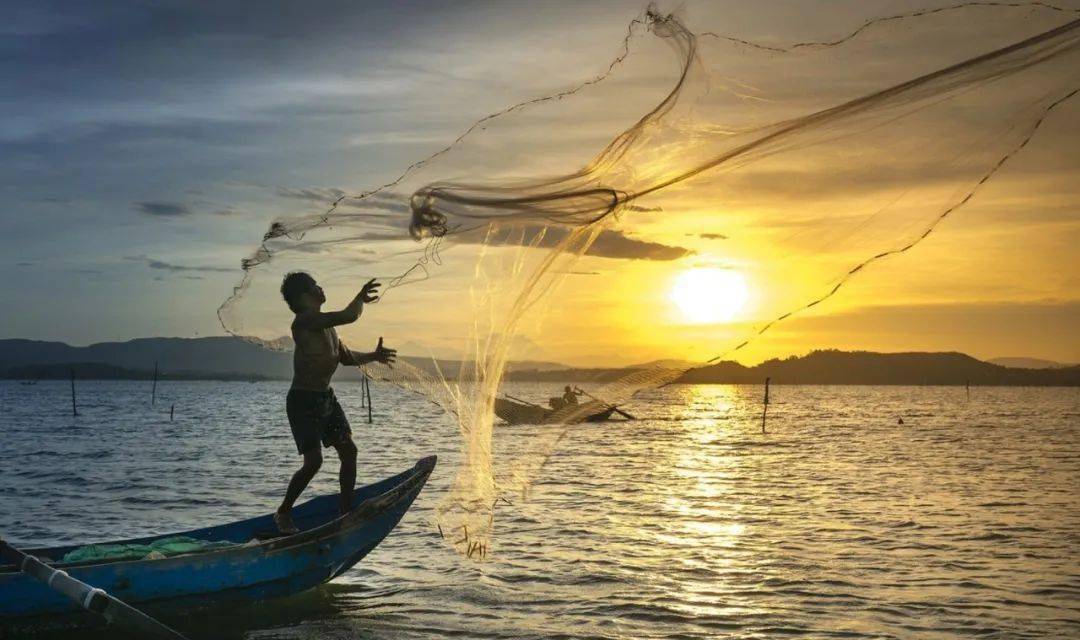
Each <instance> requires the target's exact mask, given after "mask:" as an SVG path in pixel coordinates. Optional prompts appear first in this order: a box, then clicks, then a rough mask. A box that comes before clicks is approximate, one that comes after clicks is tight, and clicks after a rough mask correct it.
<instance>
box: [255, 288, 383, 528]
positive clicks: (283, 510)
mask: <svg viewBox="0 0 1080 640" xmlns="http://www.w3.org/2000/svg"><path fill="white" fill-rule="evenodd" d="M378 291H379V283H377V282H376V281H375V279H374V278H372V279H371V280H370V281H368V283H367V284H365V285H364V287H363V288H362V289H361V290H360V293H358V294H356V297H355V298H353V301H352V302H350V303H349V304H348V306H346V307H345V308H344V309H342V310H341V311H330V312H325V311H323V310H322V305H323V303H324V302H326V295H325V294H324V293H323V290H322V287H320V286H319V285H318V284H317V283H316V282H315V279H314V278H312V277H311V276H310V275H308V274H306V273H303V272H299V271H298V272H293V273H290V274H288V275H286V276H285V279H284V280H282V282H281V295H282V297H283V298H285V302H286V303H287V304H288V305H289V308H290V309H292V311H293V313H295V314H296V318H295V319H294V320H293V323H292V338H293V343H294V344H295V351H294V352H293V381H292V387H291V388H290V389H289V395H288V396H287V397H286V399H285V411H286V413H288V415H289V426H290V427H291V428H292V434H293V439H294V440H296V449H297V451H299V452H300V455H302V456H304V465H303V466H302V467H300V470H299V471H297V472H296V473H294V474H293V477H292V480H290V481H289V488H288V489H287V490H286V491H285V500H284V501H282V503H281V506H280V507H278V510H277V512H276V513H275V514H274V523H275V524H276V525H277V528H278V529H279V530H280V531H281V532H282V533H286V534H291V533H296V532H297V528H296V525H295V524H293V521H292V506H293V503H294V502H296V499H297V498H298V497H299V496H300V492H302V491H303V490H304V487H306V486H307V485H308V483H309V482H311V479H312V478H313V477H314V476H315V473H316V472H317V471H318V470H319V467H321V466H322V451H320V447H319V443H320V442H321V443H322V445H323V446H325V447H334V448H335V449H337V452H338V458H339V459H340V460H341V471H340V475H339V479H340V481H341V501H340V503H339V506H338V509H339V510H340V512H341V513H342V514H344V513H347V512H348V511H349V510H350V509H351V508H352V494H353V487H354V486H355V485H356V445H355V444H353V441H352V430H351V429H350V428H349V421H348V419H347V418H346V417H345V412H344V411H342V410H341V405H340V404H338V401H337V398H335V397H334V390H333V389H331V388H330V378H331V377H333V375H334V372H335V371H337V368H338V365H339V364H344V365H352V366H359V365H362V364H366V363H368V362H382V363H385V364H392V363H393V362H394V358H395V357H396V356H397V351H395V350H394V349H387V348H385V347H383V343H382V338H379V344H378V346H377V347H375V351H374V352H372V353H354V352H353V351H350V350H349V348H348V347H346V346H345V343H344V342H342V341H341V340H339V339H338V335H337V331H336V330H335V329H334V327H336V326H337V325H342V324H350V323H353V322H356V320H357V319H358V318H359V317H360V314H361V312H362V311H363V309H364V304H365V303H368V302H375V301H376V300H378V299H379V295H378Z"/></svg>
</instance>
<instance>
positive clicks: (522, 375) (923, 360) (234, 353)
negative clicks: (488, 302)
mask: <svg viewBox="0 0 1080 640" xmlns="http://www.w3.org/2000/svg"><path fill="white" fill-rule="evenodd" d="M401 359H402V360H406V361H408V362H409V363H410V364H413V365H415V366H417V367H420V368H422V369H425V370H427V371H434V369H435V364H434V363H433V361H432V360H431V358H430V357H415V356H410V357H405V356H403V357H402V358H401ZM155 362H157V363H158V366H159V368H160V377H161V378H162V379H170V378H171V379H224V380H233V379H249V380H254V379H278V380H287V379H289V378H290V377H291V376H292V354H291V353H288V352H281V351H270V350H268V349H264V348H262V347H260V346H258V345H255V344H251V343H249V342H246V341H244V340H242V339H240V338H233V337H213V338H141V339H138V340H130V341H128V342H103V343H99V344H93V345H90V346H87V347H72V346H70V345H67V344H64V343H62V342H41V341H36V340H0V378H8V379H12V378H17V379H37V378H64V377H67V376H68V375H70V369H71V368H72V367H73V366H74V368H75V371H76V375H77V376H78V377H80V378H103V379H110V378H111V379H144V378H149V377H151V376H152V375H153V371H154V363H155ZM685 364H687V363H684V362H681V361H667V360H660V361H655V362H652V363H645V364H642V365H637V366H634V367H623V368H616V367H601V368H593V369H581V368H563V367H562V366H561V365H559V364H558V363H553V362H531V361H525V362H516V363H511V364H510V366H509V368H508V369H509V370H508V372H507V376H506V378H507V380H530V381H539V382H552V383H556V382H557V383H566V382H593V383H602V382H610V381H613V380H617V379H619V378H622V377H623V376H625V375H627V374H630V373H633V372H635V371H642V370H646V369H649V368H653V367H655V366H660V367H661V368H673V369H677V370H678V369H682V368H683V365H685ZM460 366H461V362H460V361H456V360H440V361H439V362H438V367H439V369H440V370H441V371H443V372H444V373H445V374H447V375H449V376H453V375H454V374H455V373H456V372H457V371H458V370H459V369H460ZM359 376H360V374H359V371H357V370H356V369H354V368H351V367H343V368H342V369H340V370H339V371H338V374H337V379H338V380H358V379H359ZM766 377H769V378H771V379H772V382H773V383H775V384H910V385H962V384H965V383H968V382H970V383H971V384H973V385H1021V386H1023V385H1031V386H1080V366H1075V365H1074V366H1062V367H1059V368H1041V369H1031V368H1021V367H1006V366H1001V365H999V364H994V363H990V362H983V361H981V360H976V359H975V358H972V357H971V356H967V355H964V354H962V353H873V352H868V351H854V352H847V351H833V350H830V351H814V352H812V353H810V354H808V355H806V356H801V357H791V358H784V359H774V360H768V361H766V362H762V363H761V364H759V365H757V366H754V367H746V366H743V365H741V364H739V363H737V362H718V363H716V364H714V365H709V366H704V367H698V368H694V369H690V370H688V371H686V372H685V373H683V374H682V376H681V377H680V378H678V380H677V382H686V383H717V384H737V383H752V384H760V383H761V382H763V381H764V380H765V378H766Z"/></svg>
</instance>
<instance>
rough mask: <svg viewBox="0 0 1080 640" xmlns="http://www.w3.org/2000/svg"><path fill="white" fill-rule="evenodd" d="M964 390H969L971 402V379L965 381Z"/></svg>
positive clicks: (969, 400)
mask: <svg viewBox="0 0 1080 640" xmlns="http://www.w3.org/2000/svg"><path fill="white" fill-rule="evenodd" d="M964 391H966V392H967V399H968V402H971V380H965V381H964Z"/></svg>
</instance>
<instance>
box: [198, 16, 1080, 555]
mask: <svg viewBox="0 0 1080 640" xmlns="http://www.w3.org/2000/svg"><path fill="white" fill-rule="evenodd" d="M691 13H693V12H691ZM722 17H723V16H718V17H716V16H714V17H711V18H710V17H708V16H705V17H699V18H695V17H694V16H690V17H686V18H684V17H683V16H681V15H671V14H667V13H663V12H661V11H659V10H658V9H655V8H649V9H648V10H647V11H646V12H645V13H643V14H642V15H641V16H639V17H637V18H636V19H634V20H633V21H632V22H631V23H630V25H629V30H628V33H627V36H626V39H625V41H624V42H623V43H622V44H621V46H620V47H619V48H618V50H617V51H616V52H615V54H614V55H615V57H614V60H613V61H612V62H611V63H610V64H609V65H608V64H605V65H603V66H602V68H601V69H599V71H600V73H599V75H597V76H595V77H592V78H590V79H588V80H586V81H584V82H582V83H581V84H580V85H578V86H575V87H569V88H567V89H565V90H563V91H560V92H558V93H555V94H552V95H547V96H540V97H537V98H536V99H533V100H529V101H527V102H524V103H521V104H517V105H513V106H510V107H508V108H506V109H505V110H502V111H500V112H498V113H495V114H493V115H490V116H488V117H486V118H484V119H482V120H480V121H479V122H477V123H476V124H475V125H473V126H472V127H471V128H469V129H468V130H467V131H466V132H465V133H464V134H462V135H461V136H460V137H459V138H457V139H456V140H454V141H453V142H451V143H450V144H449V146H447V147H446V148H444V149H442V150H440V151H438V152H437V153H435V154H433V155H431V156H429V157H427V158H425V159H422V160H420V161H418V162H417V163H416V164H413V165H412V166H410V167H408V168H407V169H406V170H405V171H404V173H403V174H402V175H401V176H400V177H399V178H397V179H395V180H393V181H392V182H390V183H389V184H385V185H382V186H378V187H376V188H369V189H367V190H364V189H357V190H356V191H354V192H350V193H345V192H342V193H338V194H335V196H334V197H333V200H332V202H328V203H327V208H326V209H325V210H323V211H318V212H315V213H309V214H302V213H301V214H298V215H296V216H294V217H288V218H283V219H280V220H278V221H277V222H275V223H274V224H273V226H272V227H271V228H270V230H269V231H268V232H267V234H266V236H265V237H264V238H263V240H262V242H261V244H260V245H259V247H258V248H257V249H256V251H255V252H254V253H253V254H252V255H251V256H250V257H249V258H248V259H247V260H245V261H244V263H243V267H244V273H243V280H242V281H241V283H240V284H239V285H238V286H237V288H236V291H235V293H234V295H233V296H231V297H230V298H229V299H228V300H227V301H226V302H225V303H224V304H223V305H222V307H221V309H220V311H219V316H220V318H221V320H222V324H223V326H224V327H225V329H226V330H227V331H229V332H230V333H232V334H235V335H239V336H244V337H247V338H250V339H253V340H258V341H261V342H262V343H264V344H267V345H270V346H276V347H279V348H283V347H288V341H287V340H282V339H281V338H280V336H281V335H282V334H283V333H286V332H287V327H288V326H289V322H290V320H291V316H290V315H289V312H288V309H287V308H286V307H285V305H284V304H283V303H282V302H281V300H280V297H279V295H278V293H277V288H278V286H279V284H280V281H281V277H282V275H283V274H284V273H286V272H288V271H293V270H306V271H309V272H311V273H313V274H314V275H315V276H316V278H317V279H318V280H319V282H320V284H322V286H323V287H324V289H326V291H327V294H328V296H329V298H330V300H331V301H335V300H343V301H347V300H348V299H350V298H351V296H352V295H353V294H354V293H355V291H356V290H357V289H358V288H359V286H360V285H361V284H362V283H363V282H364V281H365V280H366V279H367V278H370V277H379V278H381V279H383V280H384V281H385V282H386V287H385V291H384V295H383V299H382V300H381V301H380V302H379V303H378V305H377V307H375V308H369V309H368V310H367V311H366V312H365V315H364V317H363V319H362V320H361V322H360V323H359V324H358V325H354V326H346V327H341V328H340V333H341V335H342V338H343V339H344V340H345V341H346V342H347V343H351V344H352V345H353V346H354V347H357V346H360V345H362V344H366V343H367V342H370V341H371V340H370V337H371V336H374V335H382V336H385V338H386V342H387V344H388V345H391V346H396V347H398V348H399V349H401V350H402V352H403V353H404V354H406V355H411V356H418V357H414V358H411V359H407V360H404V361H399V363H398V364H397V365H395V366H394V367H393V368H392V369H389V368H386V367H384V366H381V365H372V366H369V367H367V368H366V369H367V372H368V373H369V375H371V376H372V377H373V378H374V379H375V380H381V381H388V382H391V383H393V384H395V385H398V386H400V387H402V388H405V389H409V390H411V391H414V392H416V393H419V394H423V395H424V396H426V397H427V398H429V399H431V400H432V401H434V402H435V403H437V404H438V405H439V406H441V407H443V408H444V409H446V410H447V411H449V412H451V413H452V414H453V415H454V416H455V417H456V420H457V422H458V425H459V429H460V433H461V438H462V456H463V459H462V465H461V467H460V471H459V473H458V475H457V477H456V478H455V480H454V484H453V488H452V490H451V491H450V493H449V494H448V496H447V497H446V498H445V500H444V501H443V502H442V504H441V505H440V507H439V509H438V513H439V522H440V527H441V529H442V530H443V531H445V532H447V538H448V539H449V540H450V541H451V542H452V543H454V544H455V545H456V546H457V548H458V549H459V550H460V551H462V552H464V553H467V554H470V555H473V554H475V553H479V551H478V549H480V546H483V547H485V548H486V546H487V544H488V541H489V540H490V538H491V534H492V531H493V527H494V525H495V519H494V513H493V510H494V508H495V504H496V502H497V501H498V500H499V498H500V497H505V496H507V495H511V494H520V493H521V492H524V491H525V490H527V488H528V486H529V484H530V482H531V481H532V479H533V478H535V477H536V475H537V474H538V473H539V472H540V470H541V469H542V467H543V465H544V462H545V461H546V460H547V458H548V456H550V455H551V454H552V452H554V451H555V450H556V449H557V447H558V444H559V442H560V440H561V439H562V438H564V437H565V436H566V434H567V433H568V429H569V425H573V424H575V423H577V422H579V421H581V420H582V419H583V418H584V417H585V416H586V415H589V414H590V413H593V412H596V411H597V410H598V409H602V408H603V407H604V404H603V403H617V402H624V401H626V400H628V399H629V398H631V397H632V396H633V395H634V394H635V393H638V392H639V391H641V390H643V389H648V388H654V387H657V386H660V385H663V384H666V383H669V382H672V381H673V380H676V379H677V378H678V377H679V376H680V375H681V374H682V372H683V370H684V368H685V367H681V366H640V367H636V368H634V369H633V370H632V371H629V372H628V373H626V374H625V375H620V376H617V377H615V379H613V380H609V381H607V382H605V383H603V384H600V385H598V386H594V387H593V388H592V391H591V394H592V395H593V396H595V397H597V398H600V399H602V401H603V403H600V402H597V401H590V402H583V403H581V404H579V405H577V406H570V407H568V408H565V409H562V410H560V411H559V412H557V413H556V414H554V415H553V416H551V418H550V420H551V422H552V424H549V425H547V426H546V427H543V428H537V430H536V435H535V436H534V438H533V439H532V440H531V442H530V444H529V446H527V447H525V448H524V449H518V450H516V451H515V452H513V453H512V454H508V455H506V456H505V457H504V458H501V459H496V457H495V456H494V454H493V446H492V445H493V433H498V430H497V429H496V430H494V431H493V423H494V421H495V417H494V402H495V399H496V398H498V397H499V396H500V393H501V392H502V391H503V389H502V388H501V386H502V383H503V382H504V377H505V374H506V371H507V369H508V367H512V366H518V367H526V366H530V365H526V364H520V363H523V362H526V361H534V362H535V361H547V360H553V361H560V362H571V363H574V364H579V365H581V364H587V363H588V362H590V361H591V360H595V361H599V360H601V359H602V358H604V357H609V360H608V361H609V362H610V361H611V359H610V357H611V356H612V354H618V355H619V356H620V358H621V359H620V362H619V363H620V364H629V363H631V362H634V361H635V360H636V361H637V362H643V361H647V360H653V359H656V358H671V357H677V358H680V359H683V360H688V361H695V362H699V363H703V362H709V361H716V360H718V359H721V358H727V357H734V356H735V355H738V354H744V353H752V350H753V349H754V348H755V345H756V344H758V342H760V341H755V338H757V337H758V336H763V335H766V334H770V335H771V333H773V332H775V329H774V327H776V326H777V324H778V323H782V322H783V321H784V320H785V319H787V318H789V317H791V316H792V315H794V314H799V313H802V312H805V311H807V310H811V309H812V308H813V307H815V306H816V305H819V304H821V303H823V302H824V301H826V300H829V299H830V298H833V297H834V296H835V299H834V300H832V301H830V304H842V299H843V296H842V295H837V294H838V292H840V291H841V290H842V288H843V286H844V285H845V283H847V282H849V280H850V279H851V278H853V277H855V276H856V275H857V274H858V273H860V272H861V271H863V270H865V269H867V268H868V267H870V266H872V265H875V264H876V263H878V262H882V261H886V260H889V259H891V258H895V257H896V256H898V255H899V254H903V253H905V252H908V251H910V250H912V249H913V248H914V247H916V246H917V245H918V244H919V243H920V242H921V241H923V240H924V239H926V238H927V237H928V236H929V235H930V234H931V233H932V232H934V231H935V230H936V229H938V225H940V224H941V223H942V222H943V221H945V220H947V219H948V218H949V217H950V216H952V215H953V214H954V213H955V212H957V211H958V210H959V209H961V208H962V207H964V206H965V205H966V204H968V203H970V202H972V201H973V200H978V199H979V198H984V199H987V198H994V199H996V201H1004V202H1007V201H1008V200H1009V198H1011V197H1014V196H1015V195H1016V194H1018V193H1022V192H1023V190H1024V189H1026V188H1038V180H1037V177H1035V176H1037V174H1038V171H1040V170H1042V169H1045V167H1032V166H1025V165H1024V162H1023V160H1022V157H1023V153H1022V150H1023V149H1024V147H1025V145H1028V144H1029V143H1032V142H1033V141H1036V140H1038V135H1037V134H1038V132H1039V130H1040V127H1042V126H1043V125H1044V123H1045V122H1046V121H1047V120H1049V119H1051V118H1055V117H1061V118H1066V119H1067V118H1070V117H1071V118H1073V119H1075V117H1076V106H1075V104H1074V103H1075V102H1076V101H1070V100H1069V98H1071V97H1073V96H1074V95H1075V94H1076V92H1077V89H1078V87H1080V77H1078V75H1077V71H1076V70H1077V69H1080V20H1078V17H1080V14H1078V13H1077V11H1076V9H1075V8H1074V7H1070V6H1066V5H1063V6H1056V5H1050V4H1046V3H1041V2H1031V3H1027V2H1020V3H1001V2H967V3H961V4H955V5H944V4H937V5H933V6H931V7H930V8H922V9H919V10H913V11H911V12H908V13H904V14H896V15H888V16H882V17H879V18H876V19H872V20H870V21H867V22H865V23H861V24H845V23H844V20H843V19H842V18H841V17H839V16H838V17H837V18H836V23H837V24H836V25H835V26H834V29H835V34H832V35H833V37H831V38H828V39H826V40H824V41H820V42H799V43H781V42H752V41H750V40H748V39H745V38H742V37H739V36H738V34H726V33H724V32H722V31H721V30H719V29H716V28H714V27H711V26H710V24H715V23H716V22H717V20H718V19H722ZM695 20H696V21H695ZM1059 114H1060V115H1059ZM1071 133H1073V134H1075V131H1071ZM984 192H985V195H983V194H984ZM1015 215H1018V216H1019V215H1023V212H1022V211H1017V212H1016V213H1015ZM971 249H972V250H975V249H977V247H972V248H971ZM902 263H903V261H902V260H897V261H894V262H893V263H892V264H891V266H890V267H889V268H896V269H902V268H903V266H902ZM695 269H696V270H699V271H702V272H705V273H707V274H712V275H710V276H709V277H707V278H704V279H703V280H702V282H704V283H706V284H705V288H704V289H701V288H700V287H699V289H698V290H696V291H692V292H691V293H692V294H693V295H691V298H694V297H695V296H696V297H698V298H700V299H699V300H690V301H688V305H687V307H686V308H684V309H682V310H681V315H680V313H679V311H678V310H675V309H673V308H672V305H671V304H670V303H669V302H668V300H667V296H668V294H667V291H668V289H669V288H670V281H671V278H672V274H675V273H679V272H683V271H687V270H690V271H693V270H695ZM717 274H719V277H716V275H717ZM708 283H716V285H715V286H716V288H715V290H712V291H710V290H709V289H708ZM734 298H738V302H739V304H738V305H736V304H734V303H732V299H734ZM698 309H700V310H702V314H703V315H702V317H699V318H694V317H693V316H694V314H695V312H696V311H695V310H698ZM688 317H689V318H688ZM354 335H356V336H360V335H362V336H366V337H365V338H356V339H353V336H354ZM628 354H633V355H628ZM515 363H518V364H515ZM613 446H614V445H613Z"/></svg>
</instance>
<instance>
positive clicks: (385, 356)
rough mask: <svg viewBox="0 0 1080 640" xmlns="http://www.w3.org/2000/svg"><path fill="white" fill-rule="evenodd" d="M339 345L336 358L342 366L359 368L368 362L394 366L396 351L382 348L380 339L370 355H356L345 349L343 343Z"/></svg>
mask: <svg viewBox="0 0 1080 640" xmlns="http://www.w3.org/2000/svg"><path fill="white" fill-rule="evenodd" d="M339 344H340V345H341V348H340V354H341V355H340V356H339V357H338V362H340V363H341V364H344V365H350V366H354V367H359V366H361V365H365V364H367V363H369V362H381V363H383V364H386V365H392V364H394V360H395V359H397V349H387V348H386V347H384V346H383V343H382V338H379V344H378V345H376V347H375V350H374V351H372V352H371V353H357V352H355V351H352V350H350V349H349V348H348V347H346V346H345V343H344V342H339Z"/></svg>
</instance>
